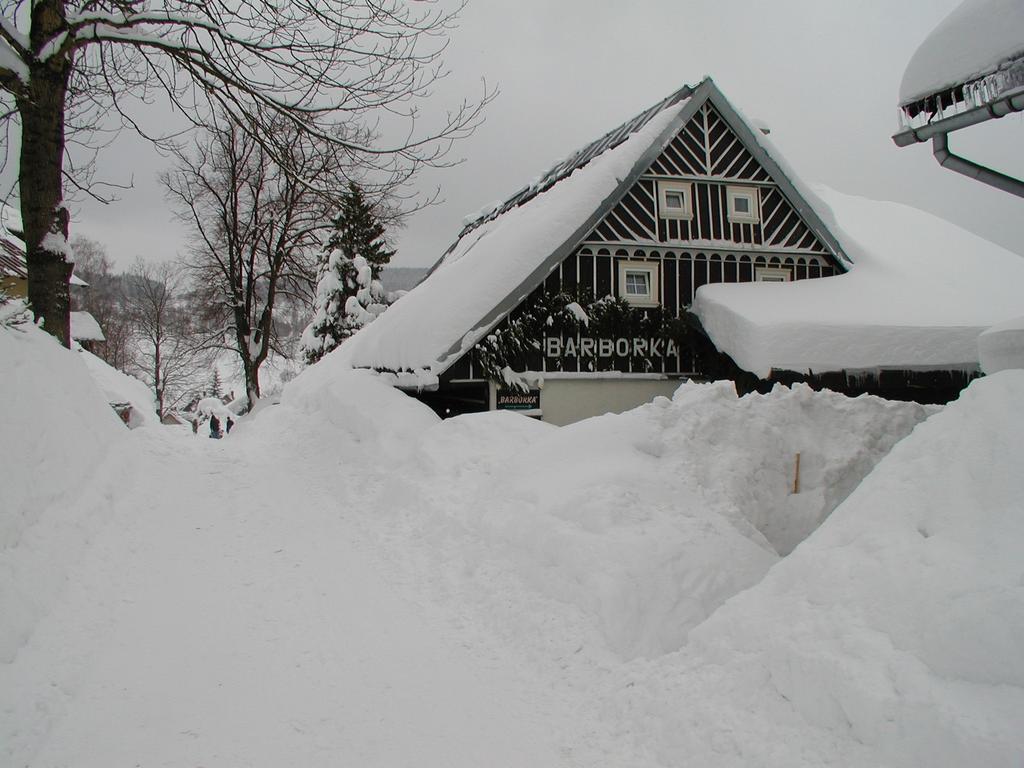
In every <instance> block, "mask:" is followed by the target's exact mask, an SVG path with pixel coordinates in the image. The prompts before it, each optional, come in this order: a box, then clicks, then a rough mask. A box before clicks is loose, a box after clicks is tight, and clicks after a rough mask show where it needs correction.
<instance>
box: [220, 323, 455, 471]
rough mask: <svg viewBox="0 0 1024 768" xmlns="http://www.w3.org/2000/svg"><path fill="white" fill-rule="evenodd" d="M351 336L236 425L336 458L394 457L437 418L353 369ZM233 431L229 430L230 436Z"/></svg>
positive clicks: (372, 459) (243, 430) (372, 375)
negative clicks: (275, 399)
mask: <svg viewBox="0 0 1024 768" xmlns="http://www.w3.org/2000/svg"><path fill="white" fill-rule="evenodd" d="M350 343H351V339H350V340H349V341H347V342H345V344H343V345H341V347H339V348H338V349H335V350H333V351H331V352H329V353H328V354H326V355H325V356H324V357H323V358H322V359H321V360H320V361H319V362H318V363H316V364H315V365H311V366H309V367H308V368H306V369H305V370H304V371H303V372H302V373H301V374H299V375H298V376H297V377H296V378H295V379H293V380H292V381H290V382H289V383H288V384H287V385H286V386H285V388H284V391H283V392H282V395H281V401H280V404H279V405H274V406H270V407H267V408H264V409H262V410H261V411H260V412H259V413H257V414H254V418H251V419H246V420H244V421H243V422H241V423H240V424H239V426H238V428H237V429H238V430H239V433H240V434H245V433H247V432H249V431H250V430H251V429H252V427H253V425H255V424H259V425H260V427H259V430H258V437H257V439H264V440H270V441H271V442H274V441H292V440H300V441H302V442H314V443H318V444H322V445H323V446H324V450H328V451H331V452H332V453H333V454H335V455H337V457H338V460H339V462H341V461H345V460H359V461H368V462H371V463H373V462H375V461H386V462H391V461H396V460H398V458H399V457H401V456H403V455H405V453H406V452H407V451H408V450H409V448H410V446H411V445H412V443H413V441H414V440H415V439H416V437H417V436H418V435H419V434H420V433H421V432H423V430H425V429H427V428H429V427H431V426H433V425H434V424H435V423H437V421H439V418H438V416H437V415H436V414H435V413H434V412H433V411H432V410H430V408H428V407H427V406H425V405H423V404H422V403H420V402H419V401H417V400H414V399H412V398H411V397H409V396H407V395H405V394H403V393H402V392H399V391H398V390H396V389H394V388H393V387H392V386H390V384H389V383H388V382H387V381H386V380H385V379H383V378H382V377H381V376H378V375H377V374H375V373H372V372H371V371H366V370H353V369H352V367H351V360H350V350H349V345H350ZM234 435H235V432H232V436H234Z"/></svg>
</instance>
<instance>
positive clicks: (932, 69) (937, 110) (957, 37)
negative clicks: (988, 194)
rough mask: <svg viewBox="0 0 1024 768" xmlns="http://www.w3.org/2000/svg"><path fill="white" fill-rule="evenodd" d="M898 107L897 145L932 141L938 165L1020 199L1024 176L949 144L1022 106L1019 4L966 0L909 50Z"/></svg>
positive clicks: (1023, 51)
mask: <svg viewBox="0 0 1024 768" xmlns="http://www.w3.org/2000/svg"><path fill="white" fill-rule="evenodd" d="M899 106H900V113H899V114H900V130H899V131H898V132H897V133H896V135H895V136H893V141H895V142H896V145H897V146H901V147H905V146H909V145H911V144H914V143H917V142H922V141H928V140H929V139H930V140H931V142H932V151H933V153H934V155H935V159H936V160H938V162H939V164H940V165H942V166H943V167H945V168H948V169H950V170H952V171H956V172H957V173H961V174H964V175H966V176H970V177H971V178H974V179H977V180H979V181H983V182H985V183H986V184H989V185H991V186H994V187H997V188H999V189H1002V190H1004V191H1006V192H1010V193H1012V194H1015V195H1019V196H1024V181H1021V180H1020V179H1016V178H1014V177H1012V176H1008V175H1006V174H1004V173H1001V172H1000V171H997V170H994V169H992V168H988V167H986V166H984V165H981V164H979V163H976V162H974V161H972V160H969V159H967V158H965V157H961V156H959V155H957V154H956V153H954V152H953V151H952V150H951V149H950V147H949V134H950V133H952V132H954V131H957V130H960V129H962V128H967V127H969V126H972V125H977V124H978V123H982V122H985V121H987V120H992V119H994V118H1000V117H1003V116H1005V115H1008V114H1010V113H1012V112H1020V111H1022V110H1024V3H1022V2H1020V0H964V2H962V3H961V4H960V5H959V6H958V7H957V8H956V9H955V10H954V11H953V12H952V13H951V14H949V16H947V17H946V18H945V19H944V20H943V21H942V22H941V23H940V24H939V25H938V26H937V27H936V28H935V29H934V30H932V32H931V34H929V35H928V37H927V38H926V39H925V41H924V42H923V43H922V44H921V46H920V47H919V48H918V49H917V51H916V52H915V53H914V55H913V57H912V58H911V60H910V63H909V64H908V65H907V69H906V71H905V72H904V75H903V82H902V84H901V85H900V97H899Z"/></svg>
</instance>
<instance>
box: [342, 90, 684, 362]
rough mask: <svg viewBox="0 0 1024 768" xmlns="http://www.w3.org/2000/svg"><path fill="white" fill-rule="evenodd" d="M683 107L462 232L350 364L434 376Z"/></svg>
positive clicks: (366, 337) (366, 333)
mask: <svg viewBox="0 0 1024 768" xmlns="http://www.w3.org/2000/svg"><path fill="white" fill-rule="evenodd" d="M684 106H685V103H676V104H674V105H672V106H670V107H667V108H666V109H664V110H662V111H661V112H660V113H659V114H657V115H655V116H654V117H652V118H651V119H650V121H649V122H648V123H647V124H646V125H645V126H644V127H643V128H642V129H640V130H639V131H637V132H636V133H634V134H633V135H632V136H630V137H629V139H627V140H626V141H624V142H623V143H622V144H620V145H619V146H617V147H615V148H614V149H609V150H607V151H605V152H603V153H602V154H601V155H599V156H598V157H596V158H595V159H594V160H592V161H591V162H590V163H588V164H587V165H586V166H585V167H583V168H580V169H579V170H577V171H575V172H574V173H572V175H570V176H569V177H567V178H565V179H562V180H561V181H559V182H558V183H557V184H555V185H554V186H553V187H552V188H551V189H549V190H547V191H546V192H544V193H542V194H540V195H537V196H536V197H535V198H533V199H532V200H530V201H529V202H527V203H525V204H523V205H521V206H519V207H517V208H513V209H512V210H510V211H508V212H506V213H504V214H503V215H502V216H500V217H499V218H497V219H494V220H492V221H489V222H487V223H485V224H482V225H480V226H479V227H476V228H475V229H473V230H472V231H470V232H468V233H467V234H466V235H465V236H463V238H462V239H461V240H460V241H459V242H458V243H457V244H456V246H455V247H454V250H453V251H452V252H451V253H449V254H448V255H447V256H446V257H445V259H444V261H443V262H442V263H441V264H440V265H439V266H438V267H437V268H436V269H435V270H434V271H433V272H432V273H431V274H430V275H429V276H428V277H427V278H426V279H425V280H424V281H423V282H422V283H420V284H419V285H418V286H417V287H416V290H415V291H411V292H410V293H409V294H408V295H407V296H405V297H403V298H402V300H401V302H399V303H398V304H396V305H395V306H394V307H392V308H391V309H390V310H389V311H387V312H385V313H384V314H383V315H381V316H380V317H379V318H378V319H377V320H376V321H375V322H374V323H372V324H371V325H369V326H367V327H366V328H364V329H363V330H361V331H360V332H359V333H358V334H356V336H355V337H353V340H352V341H351V342H349V343H351V344H352V345H353V350H352V355H353V357H352V359H353V362H354V364H355V365H356V366H361V367H370V368H373V367H377V368H387V369H389V370H393V371H401V370H416V369H433V370H434V372H435V373H437V372H439V370H440V369H443V367H444V366H445V364H446V363H448V362H450V360H448V359H447V358H448V357H449V356H450V354H453V352H452V348H453V347H456V350H455V352H456V353H457V352H458V351H459V349H458V348H457V347H458V345H459V343H460V340H461V349H463V350H464V349H468V348H469V347H471V346H472V345H473V344H475V343H476V342H477V341H478V340H479V339H480V338H481V337H483V335H484V334H485V333H486V332H487V331H488V330H489V327H488V320H487V319H488V318H491V320H495V319H496V318H495V317H494V316H493V311H494V310H495V308H496V307H499V305H501V304H502V302H504V301H505V300H506V299H507V298H508V296H509V292H510V291H514V290H515V288H516V287H517V286H525V285H526V284H527V283H528V281H529V280H530V278H531V276H532V275H533V273H534V272H535V271H536V270H538V269H539V268H541V267H542V266H543V261H544V259H545V258H547V257H548V256H549V255H550V254H551V253H552V252H554V251H555V249H557V248H558V247H559V246H560V245H562V244H563V243H565V242H567V241H569V240H571V239H572V238H573V237H578V236H580V233H578V230H579V229H580V227H581V226H582V225H583V224H584V223H585V222H586V221H587V218H588V217H589V216H591V215H592V214H593V212H594V211H595V210H597V209H598V208H599V206H600V205H601V204H602V203H603V202H604V200H605V199H606V198H607V197H608V196H609V195H611V194H612V193H613V192H614V191H615V190H616V188H617V187H618V185H619V183H620V181H621V180H622V179H624V178H626V176H627V175H628V174H629V173H630V171H632V170H633V166H634V165H635V164H636V162H637V161H638V160H639V159H640V157H641V156H642V155H643V153H644V152H645V150H647V149H648V148H649V147H650V146H651V144H652V143H653V142H654V141H655V139H656V138H657V137H658V136H659V135H660V134H661V133H662V132H663V131H664V130H665V129H666V128H667V127H668V126H669V125H670V124H671V122H672V120H673V118H675V117H676V116H677V115H678V114H679V112H680V110H682V109H683V107H684ZM523 293H524V294H525V293H528V290H525V289H524V291H523Z"/></svg>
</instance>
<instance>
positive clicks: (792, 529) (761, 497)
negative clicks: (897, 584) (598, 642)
mask: <svg viewBox="0 0 1024 768" xmlns="http://www.w3.org/2000/svg"><path fill="white" fill-rule="evenodd" d="M930 412H932V411H931V410H929V409H926V408H925V407H922V406H919V405H916V404H912V403H894V402H888V401H885V400H881V399H879V398H874V397H867V396H865V397H860V398H857V399H850V398H847V397H845V396H843V395H838V394H835V393H831V392H823V393H816V392H814V391H812V390H811V389H810V388H808V387H806V386H798V387H795V388H793V389H789V388H785V387H781V386H780V387H777V388H776V389H775V390H774V391H773V392H772V393H770V394H768V395H750V396H747V397H744V398H738V397H737V395H736V391H735V388H734V387H733V385H732V384H731V383H730V382H719V383H716V384H710V385H697V384H690V385H685V386H683V387H682V388H680V389H679V391H678V392H677V393H676V396H675V398H674V399H673V400H672V401H669V400H668V399H667V398H659V399H658V400H656V401H655V402H654V403H653V404H650V405H647V406H644V407H641V408H638V409H636V410H634V411H631V412H629V413H626V414H620V415H612V414H609V415H607V416H603V417H600V418H596V419H589V420H586V421H583V422H580V423H578V424H574V425H571V426H568V427H562V428H557V429H556V428H553V427H550V426H548V425H546V424H542V423H539V422H534V421H532V420H528V419H525V418H523V417H521V416H516V415H513V414H507V413H489V414H478V415H472V416H463V417H459V418H455V419H450V420H448V421H444V422H441V423H439V424H437V425H436V426H434V427H433V428H431V429H429V430H427V431H426V432H424V433H423V434H422V437H421V438H420V444H419V448H418V450H417V451H416V453H415V454H414V456H413V458H412V460H411V461H410V462H409V464H408V465H407V466H405V467H402V468H401V471H400V472H399V473H398V474H400V475H402V476H404V477H406V481H407V482H408V483H410V484H411V485H412V486H413V487H414V488H415V489H416V491H415V495H416V497H417V499H418V502H417V503H416V505H415V507H414V508H413V509H411V510H410V512H409V514H410V515H413V516H416V517H419V518H422V517H423V516H424V515H426V514H433V515H435V516H436V518H435V520H434V521H433V522H432V523H431V524H428V525H425V526H424V524H423V523H422V521H420V522H417V523H414V525H419V526H423V527H424V528H430V527H431V526H433V527H434V530H433V531H432V532H431V535H432V536H433V537H434V538H437V531H438V530H443V529H445V528H446V527H448V528H450V529H451V530H452V532H453V533H452V535H453V536H456V537H461V541H460V543H459V544H457V545H449V546H448V547H447V548H446V547H445V546H444V545H443V544H442V543H436V544H435V545H436V546H437V547H438V549H439V551H443V552H445V554H444V557H445V558H459V557H460V554H459V552H460V551H461V552H463V553H464V552H465V549H466V548H467V547H473V546H475V545H474V544H472V543H468V542H467V541H466V540H465V535H466V533H467V532H469V533H470V535H471V537H472V539H473V540H474V541H476V542H482V546H483V547H484V548H485V550H487V551H486V552H482V553H480V554H479V555H478V557H479V558H480V559H481V560H487V559H488V558H493V557H497V558H500V559H502V560H504V561H506V562H507V563H509V564H510V565H511V567H512V569H513V570H514V572H515V573H516V574H517V575H518V577H519V578H520V579H522V580H524V581H525V582H526V583H528V584H529V585H531V587H532V588H533V589H535V590H537V591H539V592H540V593H542V594H544V595H545V596H547V597H549V598H551V599H556V600H559V601H561V602H563V603H564V604H567V605H569V606H571V607H572V609H573V610H578V611H582V612H583V613H584V614H586V615H587V616H589V617H591V621H592V622H593V624H594V626H595V627H596V628H597V630H598V632H599V633H600V635H601V637H602V640H603V642H604V643H606V644H607V646H608V647H609V648H610V649H611V650H612V651H613V652H614V653H616V654H618V655H621V656H623V657H627V658H629V657H635V656H655V655H659V654H662V653H666V652H669V651H672V650H676V649H677V648H679V647H680V646H681V645H682V644H683V642H684V641H685V638H686V635H687V633H688V631H689V630H690V629H691V628H692V627H694V626H696V625H698V624H699V623H700V622H702V621H703V620H704V619H706V618H707V617H708V616H709V615H711V613H712V612H713V611H714V610H715V609H716V608H717V607H718V606H719V605H721V604H722V603H723V602H724V601H725V600H726V599H728V598H729V597H731V596H732V595H734V594H736V593H737V592H740V591H741V590H743V589H746V588H747V587H750V586H751V585H753V584H755V583H757V582H758V581H759V580H760V579H761V578H762V577H763V575H764V574H765V572H766V571H767V570H768V569H769V568H770V567H771V566H772V565H773V564H774V563H775V562H777V561H778V559H779V555H780V554H787V553H788V552H789V551H790V550H791V549H792V548H793V547H794V546H795V545H796V544H797V543H799V541H801V540H802V539H803V538H804V537H806V536H807V535H808V534H809V533H810V532H811V531H813V530H814V529H815V528H816V527H817V526H818V525H819V524H820V522H821V521H822V520H823V519H824V518H825V517H826V516H827V515H828V514H829V512H831V510H832V509H833V508H834V507H835V506H836V505H837V504H838V503H839V502H840V501H842V500H843V498H845V497H846V495H847V494H849V493H850V491H852V490H853V488H854V487H856V485H857V484H858V483H859V482H860V480H861V479H862V478H863V477H864V476H865V475H866V474H867V473H868V472H869V471H870V470H871V468H872V467H873V466H874V464H875V463H876V462H877V461H878V460H879V459H880V458H881V457H882V456H884V455H885V454H886V453H887V452H888V451H889V449H890V448H891V447H892V445H893V444H894V443H895V442H896V441H897V440H899V439H900V438H901V437H903V436H904V435H906V434H908V433H909V432H910V431H911V430H912V429H913V427H914V426H915V425H916V424H917V423H918V422H920V421H921V420H923V419H924V418H925V417H926V416H927V415H928V414H929V413H930ZM797 452H801V455H802V465H801V466H802V476H801V492H800V493H799V494H794V493H793V492H792V490H793V479H794V461H795V455H796V453H797ZM425 499H429V501H430V502H431V503H429V504H428V503H424V500H425ZM389 503H395V504H398V505H401V504H402V503H408V502H407V501H405V502H403V500H402V499H401V498H398V497H392V498H391V499H390V502H389ZM469 567H472V566H469Z"/></svg>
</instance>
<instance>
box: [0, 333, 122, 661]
mask: <svg viewBox="0 0 1024 768" xmlns="http://www.w3.org/2000/svg"><path fill="white" fill-rule="evenodd" d="M0 424H2V425H3V428H2V429H0V446H2V455H3V460H2V461H0V616H2V617H3V619H2V621H0V662H8V661H10V660H11V659H12V658H13V657H14V655H15V654H16V653H17V651H18V648H19V647H20V646H21V645H22V644H23V643H24V642H25V639H26V638H27V637H28V635H29V634H30V633H31V631H32V628H33V627H34V626H35V623H36V621H37V620H38V618H39V616H40V615H42V614H43V613H44V612H45V611H46V610H47V609H48V606H49V605H50V604H51V603H52V601H53V600H54V599H55V596H56V595H57V594H58V593H59V590H60V589H61V586H62V583H63V576H64V573H65V566H66V565H67V561H68V560H71V559H74V557H75V556H76V554H77V553H79V552H80V551H81V550H82V549H83V548H84V547H85V546H86V544H87V542H86V541H85V539H86V538H87V535H88V530H89V528H90V525H91V523H90V521H89V519H88V515H89V514H90V513H91V512H93V511H95V510H92V509H90V507H89V505H88V504H86V503H85V502H84V501H83V494H84V493H85V489H86V487H87V486H88V485H89V480H90V477H91V475H92V474H93V473H94V472H95V471H96V470H97V468H98V467H99V466H100V465H101V463H102V462H103V460H104V459H105V457H106V456H107V455H108V454H109V452H110V451H111V449H112V448H113V447H114V446H115V445H116V444H117V443H118V441H119V439H123V438H125V437H126V436H127V434H128V433H127V432H126V430H125V429H124V427H123V426H122V425H121V423H120V421H119V420H118V418H117V416H116V414H115V413H114V412H113V411H112V410H111V408H110V406H109V405H108V404H107V399H106V397H104V396H103V394H101V393H100V391H99V390H98V389H97V388H96V386H95V384H94V383H93V381H92V379H91V378H90V375H89V372H88V371H87V370H86V366H85V365H83V363H82V357H81V355H79V354H76V353H74V352H70V351H68V350H66V349H64V348H63V347H61V346H60V345H59V344H58V343H57V342H56V341H55V340H54V339H53V337H51V336H49V335H48V334H46V333H44V332H43V331H41V330H39V329H38V328H36V327H34V326H32V325H31V324H26V325H23V326H20V327H19V328H18V329H16V330H15V329H9V328H3V327H0Z"/></svg>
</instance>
